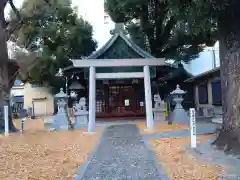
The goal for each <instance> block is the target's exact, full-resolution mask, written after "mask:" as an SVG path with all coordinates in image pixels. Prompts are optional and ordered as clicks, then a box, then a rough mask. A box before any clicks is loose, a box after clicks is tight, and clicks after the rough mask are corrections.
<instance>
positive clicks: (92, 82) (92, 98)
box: [88, 66, 96, 133]
mask: <svg viewBox="0 0 240 180" xmlns="http://www.w3.org/2000/svg"><path fill="white" fill-rule="evenodd" d="M88 112H89V115H88V133H93V132H94V131H95V121H96V68H95V67H93V66H91V67H90V68H89V109H88Z"/></svg>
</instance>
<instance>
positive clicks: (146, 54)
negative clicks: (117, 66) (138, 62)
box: [119, 32, 155, 58]
mask: <svg viewBox="0 0 240 180" xmlns="http://www.w3.org/2000/svg"><path fill="white" fill-rule="evenodd" d="M119 35H120V37H121V38H122V39H123V40H124V41H125V42H126V43H127V44H128V45H129V46H130V47H131V48H132V49H133V50H134V51H135V52H137V53H138V54H139V55H140V56H142V57H144V58H155V57H154V56H152V55H151V54H150V53H149V52H147V51H145V50H143V49H142V48H141V47H139V46H138V45H137V44H136V43H134V42H133V41H132V40H131V39H130V38H128V37H127V36H126V35H125V34H124V33H123V32H120V34H119Z"/></svg>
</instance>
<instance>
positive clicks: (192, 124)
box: [189, 108, 197, 148]
mask: <svg viewBox="0 0 240 180" xmlns="http://www.w3.org/2000/svg"><path fill="white" fill-rule="evenodd" d="M189 112H190V118H189V119H190V131H191V148H196V147H197V135H196V112H195V109H194V108H190V109H189Z"/></svg>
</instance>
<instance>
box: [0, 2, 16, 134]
mask: <svg viewBox="0 0 240 180" xmlns="http://www.w3.org/2000/svg"><path fill="white" fill-rule="evenodd" d="M5 5H6V1H1V2H0V49H1V50H0V131H4V127H5V123H4V114H3V113H4V111H3V107H4V105H9V97H10V88H11V87H9V79H8V75H9V74H8V67H9V66H8V63H9V60H8V50H7V38H6V32H5V29H4V28H5V24H4V23H5V21H4V8H5ZM9 108H10V107H9ZM9 112H11V111H9ZM9 116H10V117H11V113H10V114H9ZM9 130H10V131H15V130H16V128H15V127H14V125H13V123H12V118H10V121H9Z"/></svg>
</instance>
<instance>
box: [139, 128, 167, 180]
mask: <svg viewBox="0 0 240 180" xmlns="http://www.w3.org/2000/svg"><path fill="white" fill-rule="evenodd" d="M136 126H137V125H136ZM137 129H138V131H139V133H140V129H139V127H138V126H137ZM140 135H141V133H140ZM141 137H142V135H141ZM142 140H143V142H144V144H145V146H146V148H147V150H148V152H149V153H150V156H151V159H152V160H153V162H154V164H155V166H156V167H157V170H158V173H159V175H160V176H161V180H170V178H169V177H168V176H167V175H166V173H165V172H164V170H163V167H162V165H161V164H160V163H159V161H158V160H157V156H156V153H155V152H154V150H153V149H152V148H151V146H150V145H149V143H148V141H147V140H145V139H144V138H143V137H142Z"/></svg>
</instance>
